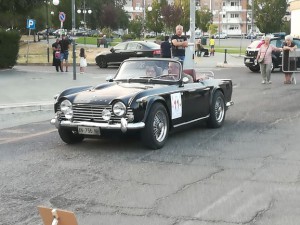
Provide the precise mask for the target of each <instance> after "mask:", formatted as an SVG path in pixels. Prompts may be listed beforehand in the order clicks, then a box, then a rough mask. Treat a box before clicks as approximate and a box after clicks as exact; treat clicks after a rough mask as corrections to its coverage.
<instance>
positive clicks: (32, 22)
mask: <svg viewBox="0 0 300 225" xmlns="http://www.w3.org/2000/svg"><path fill="white" fill-rule="evenodd" d="M26 27H27V29H30V30H35V20H33V19H27V25H26Z"/></svg>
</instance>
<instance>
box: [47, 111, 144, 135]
mask: <svg viewBox="0 0 300 225" xmlns="http://www.w3.org/2000/svg"><path fill="white" fill-rule="evenodd" d="M50 123H51V124H52V125H55V127H56V128H57V129H58V128H60V127H67V128H78V127H79V126H83V127H98V128H100V129H108V130H121V131H122V132H126V131H127V130H137V129H142V128H144V127H145V123H144V122H138V123H128V122H127V120H126V119H125V118H121V120H120V123H114V124H109V123H97V122H88V121H74V122H73V121H70V120H60V119H59V116H57V115H56V116H55V117H54V118H53V119H51V121H50Z"/></svg>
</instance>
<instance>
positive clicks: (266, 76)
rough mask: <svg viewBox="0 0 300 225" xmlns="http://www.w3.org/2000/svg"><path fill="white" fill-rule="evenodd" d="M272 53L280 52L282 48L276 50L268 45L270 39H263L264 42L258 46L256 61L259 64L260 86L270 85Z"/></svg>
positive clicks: (267, 37)
mask: <svg viewBox="0 0 300 225" xmlns="http://www.w3.org/2000/svg"><path fill="white" fill-rule="evenodd" d="M272 51H282V48H276V47H275V46H274V45H271V44H270V37H269V36H266V37H265V42H264V43H263V44H262V45H261V46H260V48H259V51H258V54H257V57H256V60H257V62H259V66H260V73H261V76H262V79H263V80H262V82H261V83H262V84H272V81H271V69H272Z"/></svg>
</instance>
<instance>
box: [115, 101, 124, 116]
mask: <svg viewBox="0 0 300 225" xmlns="http://www.w3.org/2000/svg"><path fill="white" fill-rule="evenodd" d="M112 110H113V113H114V114H115V115H116V116H124V115H125V114H126V106H125V104H124V103H123V102H116V103H115V104H114V105H113V107H112Z"/></svg>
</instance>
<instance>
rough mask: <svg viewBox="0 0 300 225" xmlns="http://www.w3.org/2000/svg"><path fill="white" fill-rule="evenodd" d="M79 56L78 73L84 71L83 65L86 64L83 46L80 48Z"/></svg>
mask: <svg viewBox="0 0 300 225" xmlns="http://www.w3.org/2000/svg"><path fill="white" fill-rule="evenodd" d="M79 57H80V63H79V67H80V73H84V70H85V67H86V66H87V62H86V54H85V51H84V48H81V49H80V53H79Z"/></svg>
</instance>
